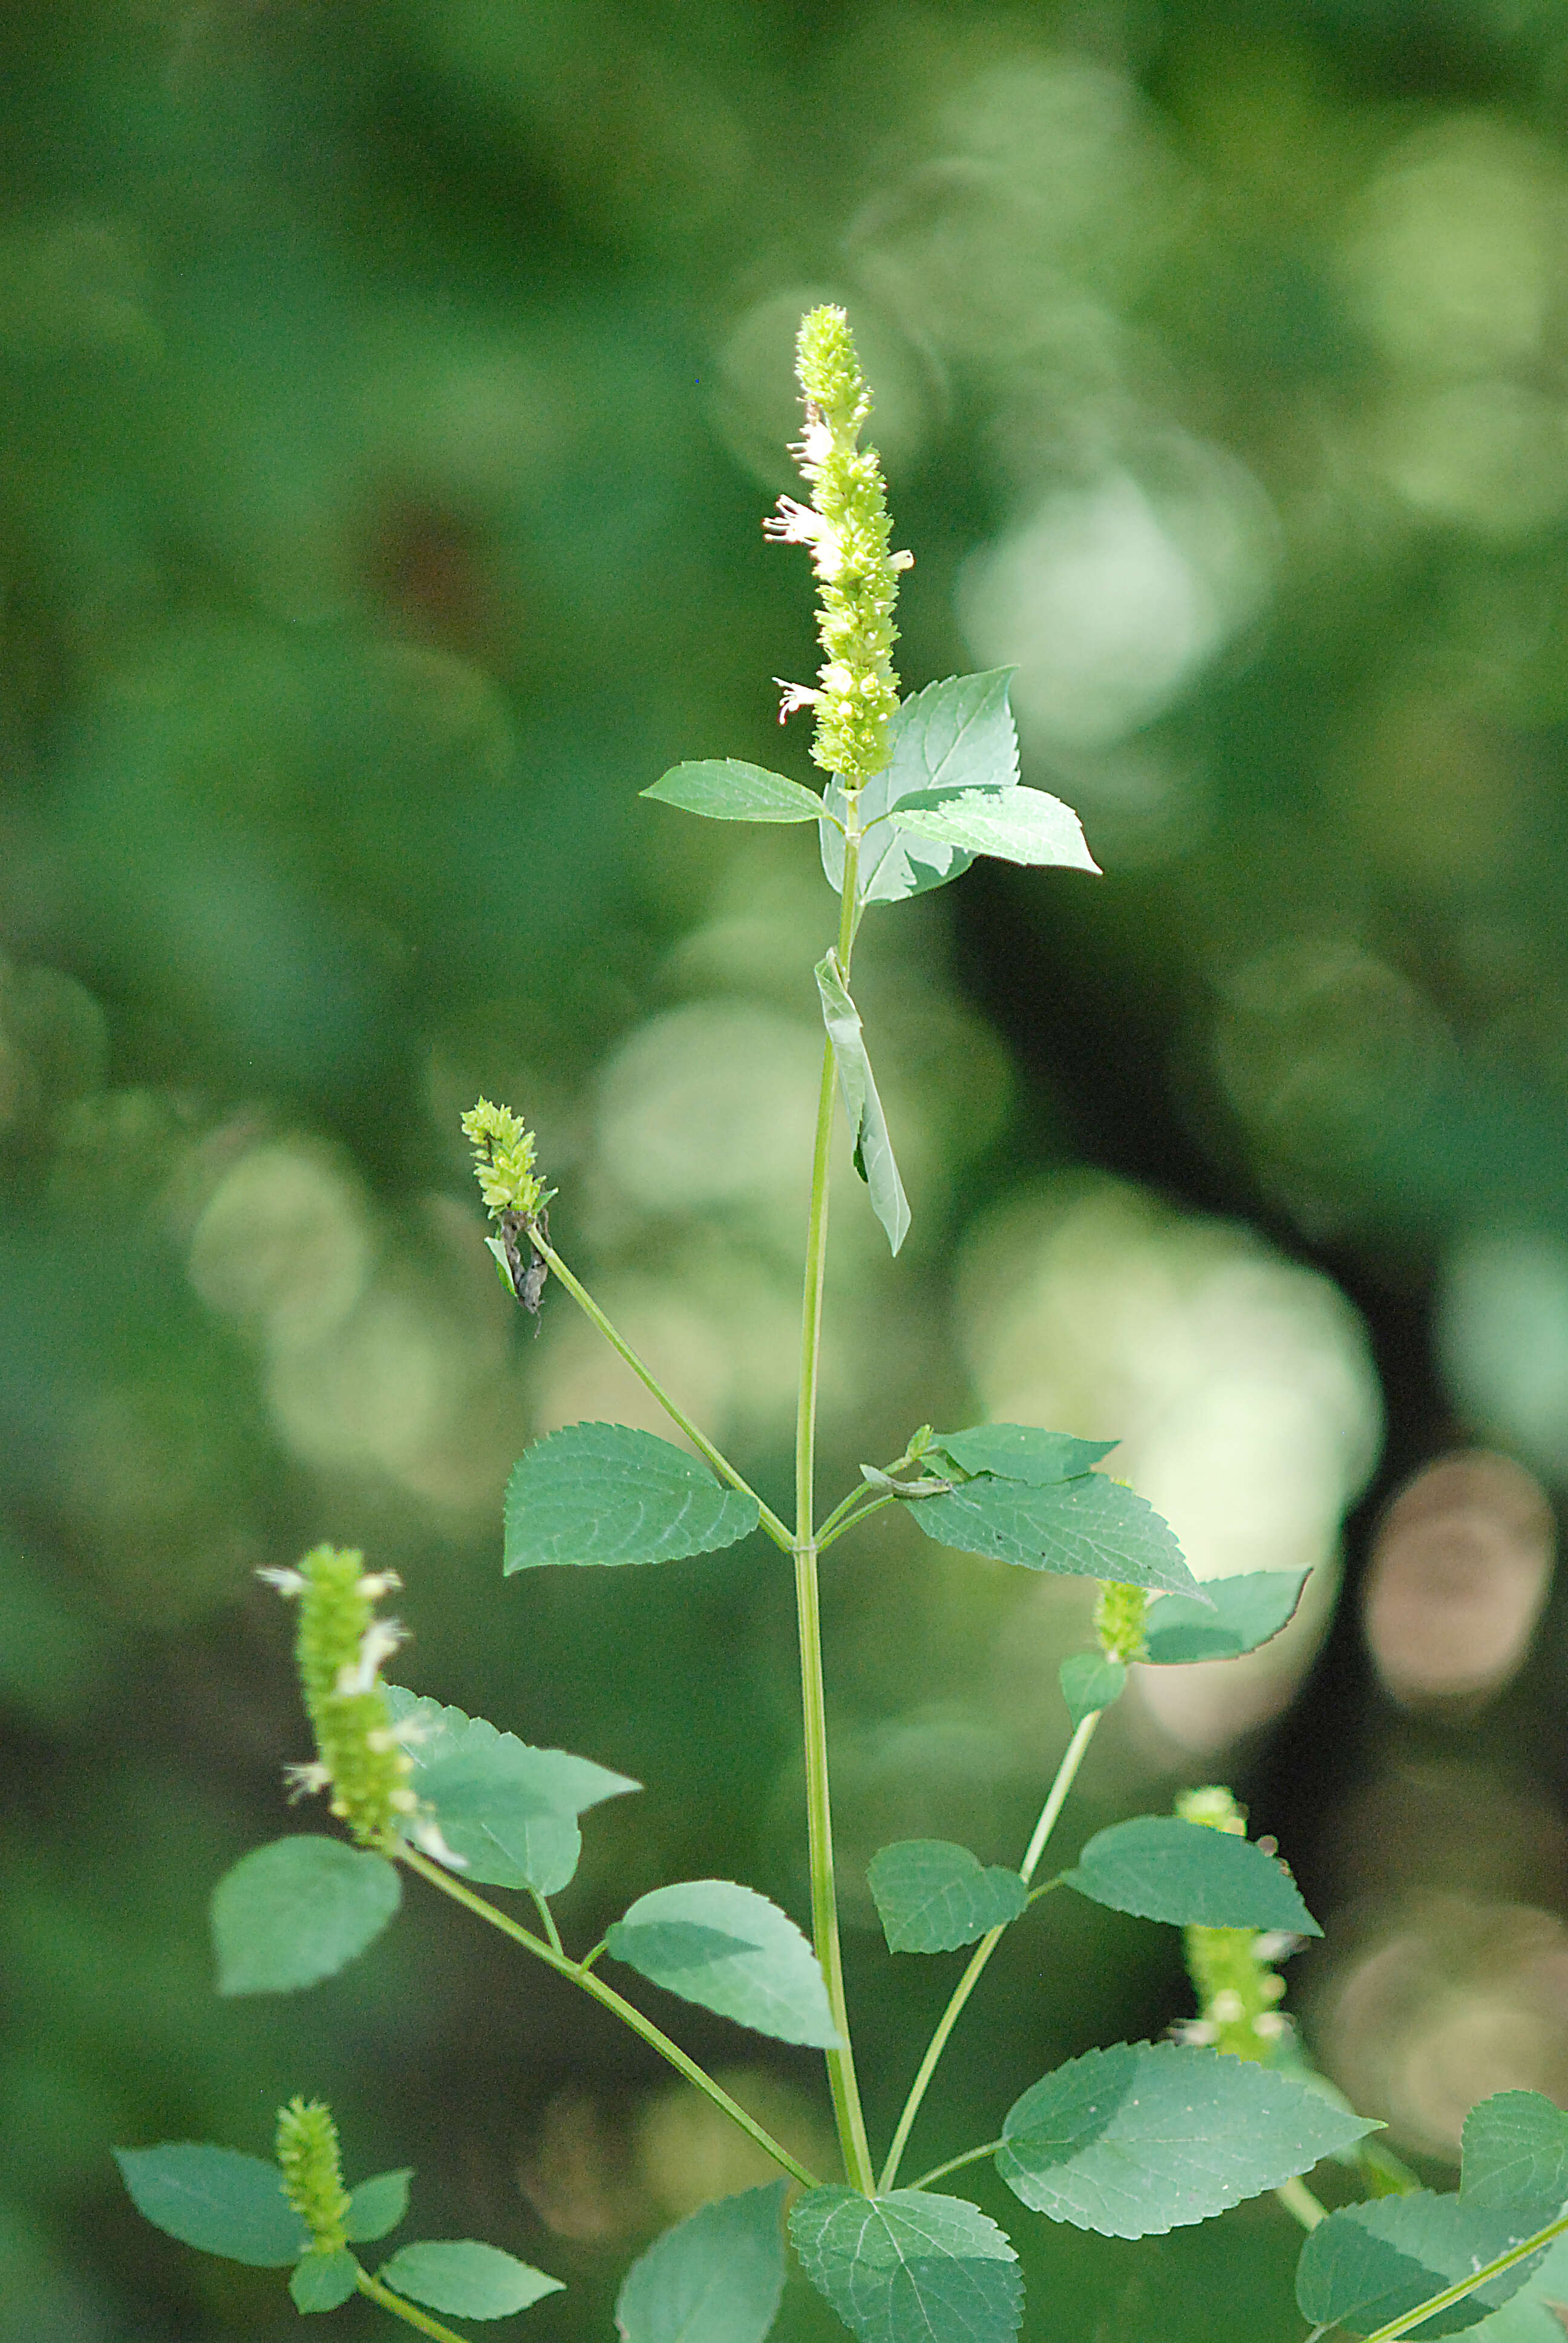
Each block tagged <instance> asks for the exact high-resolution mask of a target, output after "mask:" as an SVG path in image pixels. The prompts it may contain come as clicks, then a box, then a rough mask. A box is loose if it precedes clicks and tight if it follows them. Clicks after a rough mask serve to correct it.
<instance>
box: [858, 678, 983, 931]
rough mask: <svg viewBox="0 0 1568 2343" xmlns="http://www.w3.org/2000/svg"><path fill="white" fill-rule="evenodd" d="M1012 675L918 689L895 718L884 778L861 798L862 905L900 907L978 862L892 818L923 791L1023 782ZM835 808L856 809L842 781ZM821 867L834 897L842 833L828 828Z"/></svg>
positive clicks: (950, 681)
mask: <svg viewBox="0 0 1568 2343" xmlns="http://www.w3.org/2000/svg"><path fill="white" fill-rule="evenodd" d="M1012 673H1013V670H1012V669H1011V668H1010V667H1004V668H993V669H990V671H989V672H988V673H985V674H982V675H953V676H949V677H948V678H947V679H945V681H943V682H940V683H928V684H927V686H926V687H925V689H924V690H923V691H917V692H912V693H911V694H910V697H909V699H906V700H905V701H904V703H903V705H902V707H901V708H900V709H899V711H898V714H897V715H896V716H895V717H894V719H893V722H892V727H891V729H890V735H889V761H888V766H887V769H886V771H885V772H881V773H879V774H878V775H877V776H876V778H875V779H873V780H870V781H868V782H867V784H866V786H865V788H864V789H862V790H861V792H860V804H859V813H860V820H861V823H862V825H863V826H864V828H865V836H864V838H863V839H862V840H861V844H860V860H859V889H858V891H859V899H860V900H861V902H862V903H897V902H899V901H900V900H902V899H903V897H905V896H906V895H923V894H925V893H927V892H928V891H929V890H930V889H931V888H933V887H945V886H946V885H947V883H948V881H949V880H950V879H957V878H960V877H961V876H962V874H963V872H964V871H966V870H968V869H969V867H970V863H971V862H972V861H973V860H974V857H973V856H972V855H971V854H966V853H964V852H963V851H962V850H960V848H958V847H955V846H949V845H946V844H942V843H940V842H938V841H937V840H932V839H927V838H917V837H916V836H915V835H914V833H913V832H912V831H906V830H903V829H902V828H901V827H900V824H899V823H898V822H897V821H896V820H891V819H886V818H885V817H888V816H889V815H890V810H891V809H892V808H893V807H895V806H897V805H900V804H901V802H902V801H903V799H905V798H908V797H912V796H914V795H916V794H917V793H918V792H919V791H920V790H924V789H940V790H941V791H943V792H944V794H949V793H951V792H952V791H954V790H956V789H1011V788H1012V787H1013V786H1014V785H1015V783H1016V782H1017V780H1018V733H1017V731H1016V729H1015V728H1014V725H1013V720H1012V711H1011V709H1010V708H1009V706H1008V697H1007V695H1008V685H1009V683H1010V680H1011V678H1012ZM823 804H824V806H825V807H826V808H827V809H828V811H829V813H831V814H832V815H834V816H835V817H836V818H837V820H838V821H840V822H841V821H842V820H844V817H845V814H846V811H847V805H846V800H845V798H844V793H843V791H842V789H840V788H839V784H838V783H837V781H829V785H828V787H827V789H826V790H825V791H824V793H823ZM821 839H822V868H823V870H825V871H826V873H827V876H828V884H829V886H830V887H831V888H832V890H833V891H834V893H835V894H841V893H842V891H843V886H844V839H843V833H842V831H841V830H839V829H837V828H835V826H834V824H833V822H831V821H826V820H825V821H824V822H823V823H822V825H821Z"/></svg>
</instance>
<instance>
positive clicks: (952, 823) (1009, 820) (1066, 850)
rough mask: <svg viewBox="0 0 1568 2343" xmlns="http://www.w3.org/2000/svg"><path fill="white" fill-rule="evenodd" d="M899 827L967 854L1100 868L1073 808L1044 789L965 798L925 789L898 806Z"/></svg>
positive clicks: (978, 792)
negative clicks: (1087, 843) (1085, 839)
mask: <svg viewBox="0 0 1568 2343" xmlns="http://www.w3.org/2000/svg"><path fill="white" fill-rule="evenodd" d="M899 827H900V830H907V831H908V832H909V833H910V836H911V837H913V838H929V839H932V840H935V841H936V842H937V844H939V845H941V846H956V847H958V848H960V850H962V852H964V853H966V854H990V855H994V856H996V858H997V859H998V860H1000V861H1002V862H1020V863H1024V864H1028V865H1030V866H1032V867H1034V868H1037V869H1047V868H1055V869H1059V870H1092V871H1094V872H1096V873H1098V872H1099V870H1100V865H1099V863H1098V862H1096V860H1095V859H1094V857H1093V855H1092V854H1091V852H1090V850H1089V848H1088V846H1087V845H1086V844H1085V842H1084V836H1083V825H1082V823H1081V821H1080V820H1079V819H1078V816H1077V815H1076V814H1075V813H1074V812H1073V810H1072V808H1071V807H1070V805H1063V803H1062V801H1061V799H1060V798H1053V797H1052V796H1050V793H1049V791H1047V790H1045V789H1022V788H1019V789H983V790H981V789H971V790H969V791H967V792H966V793H965V794H964V795H963V796H962V797H953V796H951V795H950V793H949V792H947V791H946V790H943V789H921V790H920V791H918V792H917V793H916V794H915V795H914V796H912V797H908V798H906V799H904V800H903V802H902V804H901V805H900V808H899Z"/></svg>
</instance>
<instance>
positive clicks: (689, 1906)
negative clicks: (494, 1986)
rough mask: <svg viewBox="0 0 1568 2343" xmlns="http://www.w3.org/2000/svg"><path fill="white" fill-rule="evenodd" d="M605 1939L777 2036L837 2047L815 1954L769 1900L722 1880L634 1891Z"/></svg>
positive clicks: (630, 1962)
mask: <svg viewBox="0 0 1568 2343" xmlns="http://www.w3.org/2000/svg"><path fill="white" fill-rule="evenodd" d="M606 1942H607V1944H608V1949H609V1951H610V1952H611V1953H612V1954H613V1955H614V1956H615V1958H616V1959H617V1960H618V1961H625V1963H626V1964H627V1966H628V1968H634V1969H636V1970H637V1971H638V1975H639V1976H645V1977H647V1978H648V1980H649V1981H650V1982H651V1983H652V1984H654V1985H661V1986H664V1987H665V1988H666V1990H667V1991H668V1992H669V1993H678V1994H679V1996H681V1998H682V2000H683V2001H694V2002H696V2003H697V2004H698V2005H699V2007H701V2008H703V2009H713V2010H717V2011H718V2012H719V2016H721V2017H733V2018H734V2019H735V2020H736V2021H737V2023H738V2024H739V2025H741V2026H754V2027H755V2028H756V2030H757V2032H758V2033H759V2034H770V2035H772V2036H773V2037H774V2039H775V2041H778V2042H807V2043H810V2044H812V2045H814V2046H816V2047H817V2048H818V2049H822V2050H833V2049H837V2048H838V2047H839V2036H838V2034H837V2032H836V2031H835V2029H834V2026H833V2015H832V2012H831V2010H830V2009H829V2006H828V1989H827V1987H826V1986H825V1985H824V1984H823V1982H822V1972H821V1970H820V1969H819V1967H818V1966H817V1956H816V1955H815V1953H813V1951H812V1950H811V1947H810V1946H809V1944H808V1943H807V1941H806V1939H805V1937H804V1936H802V1935H801V1934H800V1931H799V1928H798V1927H797V1926H795V1923H794V1921H793V1920H791V1919H790V1918H789V1916H788V1914H787V1913H783V1912H780V1910H779V1906H777V1904H770V1903H769V1900H768V1898H767V1896H759V1895H758V1893H757V1891H756V1889H755V1888H751V1887H740V1886H738V1885H736V1883H735V1882H734V1881H733V1880H729V1879H689V1880H683V1881H681V1882H680V1883H679V1884H678V1885H675V1886H671V1887H656V1888H654V1889H653V1891H652V1893H651V1894H650V1895H648V1896H638V1899H637V1902H636V1903H635V1904H634V1905H633V1906H632V1907H631V1909H630V1911H629V1912H628V1913H627V1915H626V1916H625V1918H624V1919H621V1920H618V1921H617V1922H616V1923H615V1925H614V1926H612V1927H611V1928H610V1929H608V1932H607V1936H606Z"/></svg>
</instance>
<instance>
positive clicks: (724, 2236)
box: [615, 2180, 789, 2343]
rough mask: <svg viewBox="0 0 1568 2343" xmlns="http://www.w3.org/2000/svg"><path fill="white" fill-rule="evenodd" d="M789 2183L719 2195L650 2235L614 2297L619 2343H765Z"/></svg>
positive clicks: (775, 2297)
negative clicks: (652, 2237)
mask: <svg viewBox="0 0 1568 2343" xmlns="http://www.w3.org/2000/svg"><path fill="white" fill-rule="evenodd" d="M788 2187H789V2182H788V2181H787V2180H772V2181H769V2182H768V2183H767V2185H766V2186H765V2187H761V2188H748V2189H746V2190H745V2191H744V2192H743V2193H742V2194H741V2195H740V2196H739V2197H719V2199H718V2200H717V2202H716V2203H714V2204H711V2205H704V2206H703V2207H701V2208H700V2210H699V2211H698V2212H695V2213H693V2214H692V2215H691V2216H690V2217H689V2219H687V2220H684V2221H678V2222H677V2224H676V2226H675V2227H674V2228H673V2229H667V2230H666V2231H665V2233H664V2235H663V2237H656V2238H655V2240H654V2242H653V2244H652V2245H651V2246H649V2247H648V2251H647V2252H646V2253H645V2254H643V2255H641V2256H639V2258H638V2259H637V2260H636V2261H635V2262H633V2264H632V2266H631V2268H630V2269H628V2272H627V2274H626V2277H625V2278H624V2279H623V2281H622V2283H621V2289H620V2292H619V2294H618V2296H617V2297H616V2305H615V2323H616V2326H617V2328H618V2330H619V2332H620V2335H621V2337H622V2338H623V2343H763V2338H764V2337H765V2336H766V2335H767V2333H768V2330H769V2328H770V2327H771V2326H772V2324H773V2321H774V2319H775V2318H776V2317H777V2316H778V2311H779V2297H780V2296H781V2295H782V2293H783V2291H784V2229H783V2210H784V2192H785V2190H786V2189H787V2188H788Z"/></svg>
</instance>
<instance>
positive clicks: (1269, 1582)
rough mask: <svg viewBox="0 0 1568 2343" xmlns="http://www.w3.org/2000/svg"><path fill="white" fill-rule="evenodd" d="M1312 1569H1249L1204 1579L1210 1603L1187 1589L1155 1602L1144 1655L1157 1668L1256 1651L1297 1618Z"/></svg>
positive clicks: (1151, 1611) (1223, 1658)
mask: <svg viewBox="0 0 1568 2343" xmlns="http://www.w3.org/2000/svg"><path fill="white" fill-rule="evenodd" d="M1311 1575H1312V1573H1311V1572H1310V1571H1306V1570H1249V1571H1244V1572H1242V1573H1241V1574H1240V1575H1239V1576H1237V1577H1235V1578H1211V1579H1208V1580H1207V1581H1206V1582H1205V1584H1204V1593H1205V1594H1207V1595H1208V1597H1209V1604H1208V1605H1207V1606H1205V1605H1204V1604H1201V1603H1193V1602H1191V1600H1190V1599H1189V1598H1188V1597H1187V1596H1185V1595H1181V1594H1171V1595H1167V1596H1166V1598H1165V1600H1164V1601H1163V1602H1161V1603H1155V1604H1151V1606H1150V1611H1149V1624H1148V1627H1147V1629H1146V1631H1145V1639H1146V1645H1147V1648H1146V1649H1145V1651H1144V1654H1143V1657H1144V1658H1145V1660H1147V1661H1149V1662H1151V1664H1153V1665H1154V1666H1155V1667H1157V1668H1169V1667H1184V1666H1186V1665H1187V1664H1189V1663H1190V1662H1191V1661H1193V1660H1234V1659H1239V1658H1240V1657H1241V1654H1242V1653H1243V1652H1255V1651H1256V1650H1257V1648H1258V1646H1259V1644H1266V1643H1267V1642H1268V1641H1269V1638H1270V1637H1271V1635H1277V1634H1279V1632H1280V1630H1281V1628H1282V1627H1284V1626H1286V1625H1288V1624H1289V1623H1290V1621H1291V1620H1292V1618H1294V1616H1295V1613H1296V1606H1297V1604H1299V1603H1300V1602H1301V1599H1302V1588H1303V1587H1304V1586H1305V1584H1306V1583H1307V1580H1308V1579H1309V1578H1310V1577H1311Z"/></svg>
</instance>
